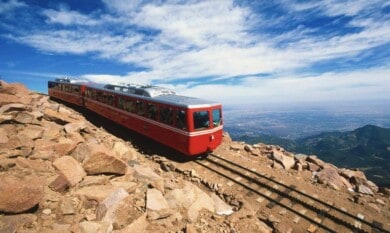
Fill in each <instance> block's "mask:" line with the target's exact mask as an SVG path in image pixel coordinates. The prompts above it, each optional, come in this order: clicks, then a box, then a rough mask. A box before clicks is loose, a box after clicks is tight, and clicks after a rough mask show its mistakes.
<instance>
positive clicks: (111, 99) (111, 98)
mask: <svg viewBox="0 0 390 233" xmlns="http://www.w3.org/2000/svg"><path fill="white" fill-rule="evenodd" d="M106 103H107V104H109V105H114V96H113V95H107V98H106Z"/></svg>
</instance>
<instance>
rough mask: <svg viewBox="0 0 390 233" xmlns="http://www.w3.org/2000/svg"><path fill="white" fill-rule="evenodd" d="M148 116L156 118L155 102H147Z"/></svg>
mask: <svg viewBox="0 0 390 233" xmlns="http://www.w3.org/2000/svg"><path fill="white" fill-rule="evenodd" d="M148 117H149V118H150V119H152V120H157V106H156V105H155V104H152V103H148Z"/></svg>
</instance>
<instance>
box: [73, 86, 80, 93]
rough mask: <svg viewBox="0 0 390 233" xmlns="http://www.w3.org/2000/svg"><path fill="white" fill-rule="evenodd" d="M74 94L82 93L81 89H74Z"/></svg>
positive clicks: (76, 87) (75, 87)
mask: <svg viewBox="0 0 390 233" xmlns="http://www.w3.org/2000/svg"><path fill="white" fill-rule="evenodd" d="M73 92H74V93H75V94H78V93H80V88H79V87H78V86H74V87H73Z"/></svg>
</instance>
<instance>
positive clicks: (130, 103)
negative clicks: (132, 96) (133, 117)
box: [125, 100, 135, 112]
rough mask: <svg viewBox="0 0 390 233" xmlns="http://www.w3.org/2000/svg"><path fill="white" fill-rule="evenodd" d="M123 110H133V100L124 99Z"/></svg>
mask: <svg viewBox="0 0 390 233" xmlns="http://www.w3.org/2000/svg"><path fill="white" fill-rule="evenodd" d="M125 110H126V111H128V112H135V106H134V101H132V100H127V101H126V106H125Z"/></svg>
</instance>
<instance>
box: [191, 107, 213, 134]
mask: <svg viewBox="0 0 390 233" xmlns="http://www.w3.org/2000/svg"><path fill="white" fill-rule="evenodd" d="M192 117H193V118H192V119H193V124H194V125H193V126H194V130H195V131H199V130H204V129H209V128H210V112H209V111H208V110H198V111H195V112H193V113H192Z"/></svg>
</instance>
